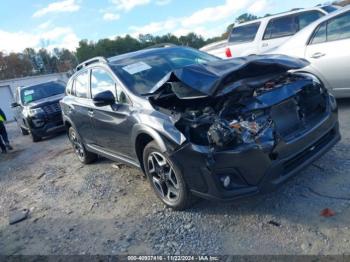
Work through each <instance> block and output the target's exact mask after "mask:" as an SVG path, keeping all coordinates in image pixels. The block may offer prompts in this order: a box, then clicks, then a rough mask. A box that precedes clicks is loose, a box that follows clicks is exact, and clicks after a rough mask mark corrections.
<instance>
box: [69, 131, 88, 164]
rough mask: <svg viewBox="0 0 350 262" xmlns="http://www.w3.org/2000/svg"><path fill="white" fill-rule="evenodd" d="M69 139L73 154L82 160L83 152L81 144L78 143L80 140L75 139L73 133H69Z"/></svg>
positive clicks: (75, 136)
mask: <svg viewBox="0 0 350 262" xmlns="http://www.w3.org/2000/svg"><path fill="white" fill-rule="evenodd" d="M69 138H70V141H71V143H72V145H73V149H74V152H75V153H76V154H77V156H78V157H79V158H80V159H83V158H84V156H85V150H84V147H83V145H82V143H81V142H80V139H79V138H78V137H77V135H76V133H75V131H71V133H70V137H69Z"/></svg>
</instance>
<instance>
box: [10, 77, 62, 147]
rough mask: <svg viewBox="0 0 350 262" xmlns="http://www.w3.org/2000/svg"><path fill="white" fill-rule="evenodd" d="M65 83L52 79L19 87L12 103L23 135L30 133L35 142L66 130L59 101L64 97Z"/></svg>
mask: <svg viewBox="0 0 350 262" xmlns="http://www.w3.org/2000/svg"><path fill="white" fill-rule="evenodd" d="M64 92H65V83H63V82H60V81H50V82H46V83H41V84H37V85H31V86H25V87H18V88H17V90H16V93H15V100H16V101H15V102H14V103H12V105H11V106H12V108H13V109H14V113H15V119H16V121H17V124H18V126H19V128H20V129H21V131H22V134H23V135H28V134H30V135H31V136H32V139H33V142H38V141H40V140H41V139H42V138H43V137H47V136H50V135H52V134H54V133H57V132H60V131H64V129H65V128H64V125H63V120H62V111H61V107H60V104H59V101H60V100H61V99H62V98H63V96H64Z"/></svg>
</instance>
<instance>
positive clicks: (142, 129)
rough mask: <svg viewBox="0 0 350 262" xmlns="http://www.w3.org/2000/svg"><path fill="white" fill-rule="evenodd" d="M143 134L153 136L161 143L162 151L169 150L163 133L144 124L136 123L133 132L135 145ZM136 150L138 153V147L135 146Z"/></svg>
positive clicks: (132, 137)
mask: <svg viewBox="0 0 350 262" xmlns="http://www.w3.org/2000/svg"><path fill="white" fill-rule="evenodd" d="M141 134H147V135H149V136H150V137H152V138H153V140H154V141H155V142H156V143H157V144H158V145H159V147H160V149H161V151H162V152H163V153H164V152H166V151H167V147H166V145H165V142H164V139H163V138H162V137H161V135H160V134H159V133H158V132H157V131H156V130H154V129H153V128H152V127H149V126H146V125H142V124H136V125H135V126H134V127H133V129H132V133H131V141H133V143H134V145H136V139H137V137H138V136H139V135H141ZM134 151H135V153H136V147H134Z"/></svg>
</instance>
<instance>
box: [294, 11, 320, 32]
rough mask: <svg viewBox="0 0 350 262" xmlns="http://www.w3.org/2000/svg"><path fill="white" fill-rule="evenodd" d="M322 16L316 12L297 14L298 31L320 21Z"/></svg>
mask: <svg viewBox="0 0 350 262" xmlns="http://www.w3.org/2000/svg"><path fill="white" fill-rule="evenodd" d="M322 16H324V14H323V13H321V12H319V11H316V10H314V11H308V12H303V13H300V14H298V15H297V18H298V22H299V30H301V29H303V28H304V27H306V26H308V25H309V24H311V23H312V22H314V21H316V20H318V19H320V18H321V17H322Z"/></svg>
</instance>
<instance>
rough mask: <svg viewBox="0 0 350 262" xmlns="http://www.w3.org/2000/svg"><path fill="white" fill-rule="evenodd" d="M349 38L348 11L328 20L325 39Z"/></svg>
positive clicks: (349, 20) (349, 19)
mask: <svg viewBox="0 0 350 262" xmlns="http://www.w3.org/2000/svg"><path fill="white" fill-rule="evenodd" d="M347 38H350V12H348V13H346V14H344V15H341V16H338V17H336V18H334V19H332V20H330V21H328V26H327V41H336V40H342V39H347Z"/></svg>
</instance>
